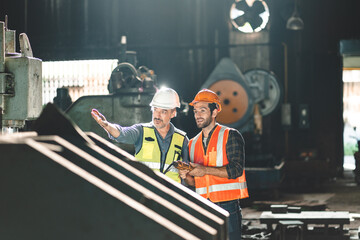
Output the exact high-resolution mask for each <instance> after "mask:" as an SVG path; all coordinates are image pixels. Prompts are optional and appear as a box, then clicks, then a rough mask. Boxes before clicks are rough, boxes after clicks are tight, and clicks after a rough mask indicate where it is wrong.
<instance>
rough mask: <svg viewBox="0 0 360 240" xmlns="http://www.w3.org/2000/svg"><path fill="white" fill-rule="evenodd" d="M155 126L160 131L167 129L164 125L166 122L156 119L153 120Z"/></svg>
mask: <svg viewBox="0 0 360 240" xmlns="http://www.w3.org/2000/svg"><path fill="white" fill-rule="evenodd" d="M153 124H154V126H155V127H156V128H158V129H161V128H164V127H166V124H165V123H164V121H163V120H161V119H159V118H154V119H153Z"/></svg>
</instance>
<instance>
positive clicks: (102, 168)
mask: <svg viewBox="0 0 360 240" xmlns="http://www.w3.org/2000/svg"><path fill="white" fill-rule="evenodd" d="M51 126H53V127H51ZM34 130H35V131H34V132H30V133H25V134H24V133H23V134H14V135H6V136H2V137H0V152H1V153H2V157H1V160H0V192H1V197H0V212H1V214H0V226H1V227H0V238H2V239H226V238H227V218H228V213H227V212H226V211H224V210H222V209H221V208H219V207H218V206H216V205H215V204H212V203H211V202H209V201H207V200H206V199H203V198H202V197H200V196H198V195H197V194H196V193H194V192H193V191H191V190H190V189H188V188H186V187H184V186H182V185H181V184H179V183H176V182H175V181H173V180H171V179H169V178H167V177H166V176H164V175H162V174H160V173H155V172H153V171H152V170H151V169H149V168H147V167H146V166H144V165H143V164H141V163H139V162H136V161H135V160H134V158H133V157H132V156H131V155H129V154H128V153H127V152H125V151H123V150H122V149H120V148H118V147H116V146H115V145H113V144H112V143H110V142H108V141H106V140H105V139H103V138H101V137H99V136H98V135H96V134H94V133H87V134H85V133H83V132H81V131H80V130H79V129H78V128H77V127H76V126H74V125H73V124H72V123H71V122H70V121H69V120H68V119H67V118H66V116H64V115H62V114H61V113H60V112H59V111H57V110H56V108H55V107H54V106H53V105H48V106H47V107H46V108H45V109H44V111H43V113H42V115H41V116H40V118H39V119H38V121H37V122H36V123H35V124H34ZM47 133H49V134H47Z"/></svg>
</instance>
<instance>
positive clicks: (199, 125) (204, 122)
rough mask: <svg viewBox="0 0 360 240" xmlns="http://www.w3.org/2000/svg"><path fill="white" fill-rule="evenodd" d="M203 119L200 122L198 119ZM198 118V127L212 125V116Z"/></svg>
mask: <svg viewBox="0 0 360 240" xmlns="http://www.w3.org/2000/svg"><path fill="white" fill-rule="evenodd" d="M198 119H199V120H200V119H201V120H203V121H202V122H198V121H197V120H198ZM198 119H196V126H197V127H198V128H206V127H207V126H209V125H210V123H211V118H198Z"/></svg>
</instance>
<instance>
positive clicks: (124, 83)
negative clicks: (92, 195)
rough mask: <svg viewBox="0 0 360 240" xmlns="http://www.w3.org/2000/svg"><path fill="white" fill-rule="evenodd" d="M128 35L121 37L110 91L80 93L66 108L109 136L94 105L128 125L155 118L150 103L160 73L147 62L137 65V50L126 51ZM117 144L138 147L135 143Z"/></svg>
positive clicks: (79, 120)
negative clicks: (93, 115)
mask: <svg viewBox="0 0 360 240" xmlns="http://www.w3.org/2000/svg"><path fill="white" fill-rule="evenodd" d="M125 39H126V38H124V37H123V38H122V40H121V43H122V44H121V47H120V50H121V51H120V57H119V61H118V66H117V67H116V68H115V69H114V70H113V71H112V73H111V77H110V80H109V84H108V90H109V94H108V95H94V96H83V97H80V98H79V99H78V100H76V101H75V102H74V103H73V104H72V105H71V106H70V107H69V108H68V109H67V110H66V114H67V115H68V116H69V117H70V118H71V119H72V120H73V121H74V122H75V123H76V124H77V125H78V126H79V127H80V128H81V129H82V130H83V131H92V132H94V133H96V134H98V135H100V136H102V137H104V138H108V136H107V134H106V133H105V131H104V130H103V129H102V128H101V127H99V125H98V124H97V123H96V122H95V121H94V120H93V119H92V118H91V116H90V112H91V109H92V108H96V109H98V110H99V111H100V112H101V113H102V114H103V115H104V116H106V118H107V120H108V121H110V122H114V123H120V124H121V125H124V126H130V125H132V124H134V123H141V122H149V121H150V120H151V111H150V107H149V104H150V102H151V100H152V97H153V96H154V94H155V92H156V89H157V85H156V84H157V79H156V75H155V73H154V71H153V70H151V69H149V68H147V67H145V66H140V67H138V68H136V65H137V58H136V52H133V51H126V40H125ZM117 145H118V146H120V147H121V148H123V149H125V150H126V151H129V152H133V151H134V147H133V146H132V145H125V144H120V143H117Z"/></svg>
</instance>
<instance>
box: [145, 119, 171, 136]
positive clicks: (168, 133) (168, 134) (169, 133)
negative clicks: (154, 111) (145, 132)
mask: <svg viewBox="0 0 360 240" xmlns="http://www.w3.org/2000/svg"><path fill="white" fill-rule="evenodd" d="M169 124H170V128H169V131H168V132H167V134H166V137H165V139H166V138H169V137H171V136H172V135H173V134H174V132H175V127H174V125H173V124H172V123H171V122H170V123H169ZM150 125H151V127H152V128H154V129H155V133H156V134H157V135H158V136H159V137H161V135H160V134H159V132H158V130H157V129H156V127H155V126H154V123H153V122H152V121H151V122H150Z"/></svg>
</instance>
